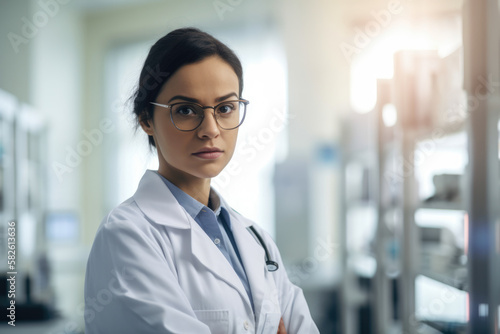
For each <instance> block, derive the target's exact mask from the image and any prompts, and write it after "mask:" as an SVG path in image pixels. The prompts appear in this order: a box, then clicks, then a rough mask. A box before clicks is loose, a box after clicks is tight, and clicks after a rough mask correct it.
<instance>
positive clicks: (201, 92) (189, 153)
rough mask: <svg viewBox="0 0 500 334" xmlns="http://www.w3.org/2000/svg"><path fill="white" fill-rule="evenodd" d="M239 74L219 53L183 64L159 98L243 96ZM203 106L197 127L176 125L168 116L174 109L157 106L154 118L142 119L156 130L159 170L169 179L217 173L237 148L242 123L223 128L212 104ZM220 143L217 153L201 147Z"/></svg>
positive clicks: (203, 100)
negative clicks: (200, 119)
mask: <svg viewBox="0 0 500 334" xmlns="http://www.w3.org/2000/svg"><path fill="white" fill-rule="evenodd" d="M238 92H239V82H238V77H237V75H236V73H235V72H234V70H233V69H232V67H231V66H230V65H229V64H227V63H226V62H225V61H224V60H222V59H221V58H220V57H218V56H212V57H209V58H205V59H203V60H202V61H200V62H198V63H194V64H189V65H185V66H183V67H181V68H180V69H179V70H177V72H175V73H174V75H173V76H172V77H170V79H169V80H168V81H167V82H166V83H165V85H164V86H163V87H162V89H161V91H160V93H159V95H158V97H157V99H156V101H155V102H156V103H160V104H172V103H176V102H186V101H189V102H197V103H199V104H201V105H203V106H215V105H217V104H219V103H221V102H223V101H229V100H236V99H238V98H239V94H238ZM204 110H205V118H204V119H203V122H202V124H201V125H200V126H199V127H198V128H197V129H196V130H194V131H189V132H183V131H180V130H178V129H177V128H176V127H175V126H174V124H173V123H172V121H171V119H170V109H168V108H164V107H159V106H155V110H154V116H153V122H149V127H147V126H145V124H141V125H142V128H143V129H144V131H146V133H147V134H149V135H151V136H153V138H154V140H155V144H156V148H157V150H158V159H159V169H158V171H159V172H160V174H162V175H163V176H165V177H167V178H168V179H169V180H170V181H172V182H174V183H176V182H175V181H177V180H182V182H183V181H185V180H188V179H191V178H193V177H194V178H199V179H208V178H212V177H215V176H216V175H218V174H219V173H220V172H221V171H222V169H223V168H224V167H225V166H226V165H227V164H228V162H229V160H231V157H232V155H233V152H234V147H235V145H236V138H237V135H238V129H234V130H224V129H221V128H220V127H219V126H218V125H217V123H216V121H215V119H214V117H213V109H211V108H207V109H204ZM206 149H217V150H218V151H219V152H218V153H212V154H203V153H199V152H200V151H203V150H206Z"/></svg>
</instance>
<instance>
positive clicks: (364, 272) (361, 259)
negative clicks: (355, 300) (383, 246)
mask: <svg viewBox="0 0 500 334" xmlns="http://www.w3.org/2000/svg"><path fill="white" fill-rule="evenodd" d="M348 262H349V266H350V267H351V268H352V270H353V272H354V273H355V274H356V275H358V276H360V277H365V278H372V277H373V276H375V272H376V271H377V260H376V259H375V257H374V256H373V255H368V254H356V255H350V256H349V259H348Z"/></svg>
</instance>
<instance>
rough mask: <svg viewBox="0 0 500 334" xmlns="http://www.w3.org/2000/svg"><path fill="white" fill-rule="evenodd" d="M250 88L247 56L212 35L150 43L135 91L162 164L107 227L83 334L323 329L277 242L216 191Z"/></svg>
mask: <svg viewBox="0 0 500 334" xmlns="http://www.w3.org/2000/svg"><path fill="white" fill-rule="evenodd" d="M242 90H243V73H242V67H241V64H240V61H239V60H238V58H237V57H236V55H235V54H234V53H233V51H232V50H230V49H229V48H228V47H227V46H226V45H224V44H223V43H221V42H220V41H219V40H217V39H215V38H214V37H213V36H211V35H209V34H207V33H204V32H202V31H200V30H198V29H194V28H184V29H178V30H175V31H173V32H171V33H169V34H167V35H166V36H164V37H163V38H161V39H160V40H158V41H157V42H156V43H155V44H154V45H153V46H152V48H151V50H150V52H149V55H148V57H147V59H146V61H145V64H144V67H143V69H142V72H141V74H140V78H139V85H138V88H137V91H136V92H135V94H134V96H133V98H134V113H135V115H136V119H137V124H138V125H139V126H140V127H141V128H142V129H143V130H144V131H145V132H146V133H147V135H148V136H149V143H150V145H152V146H154V147H155V148H156V151H157V153H158V160H159V168H158V171H152V170H147V171H146V173H145V174H144V176H143V177H142V179H141V181H140V183H139V186H138V189H137V191H136V193H135V194H134V195H133V196H132V197H131V198H129V199H128V200H126V201H125V202H123V203H122V204H120V205H119V206H118V207H116V208H115V209H114V210H112V211H111V212H110V213H109V214H108V215H107V217H105V218H104V220H103V221H102V222H101V224H100V226H99V229H98V231H97V234H96V236H95V240H94V243H93V246H92V249H91V251H90V256H89V259H88V264H87V271H86V277H85V312H84V317H85V326H86V333H88V334H93V333H110V334H115V333H120V334H126V333H133V334H146V333H154V334H161V333H179V334H186V333H193V334H203V333H214V334H215V333H266V334H267V333H269V334H275V333H287V332H288V333H291V334H306V333H307V334H309V333H318V329H317V327H316V325H315V324H314V322H313V320H312V318H311V315H310V313H309V309H308V306H307V304H306V301H305V299H304V296H303V293H302V290H301V289H300V288H298V287H297V286H295V285H293V284H292V283H291V282H290V280H289V279H288V277H287V274H286V271H285V268H284V267H283V263H282V260H281V257H280V253H279V251H278V249H277V247H276V245H275V243H274V242H273V240H272V239H271V238H270V237H269V235H268V234H267V233H265V231H264V230H262V229H261V228H260V227H258V226H257V225H256V224H254V223H253V222H252V221H250V220H248V219H246V218H245V217H243V216H242V215H240V214H239V213H238V212H236V211H234V210H233V209H231V207H230V206H229V204H228V203H227V202H226V201H225V200H224V199H223V198H222V197H221V196H220V194H218V193H217V192H216V191H215V190H214V189H212V188H211V187H210V179H211V178H213V177H215V176H216V175H217V174H219V173H220V172H221V171H222V169H223V168H224V167H225V166H226V165H227V164H228V162H229V161H230V159H231V157H232V155H233V152H234V148H235V144H236V137H237V134H238V127H239V126H240V125H241V124H242V122H243V120H244V118H245V113H246V106H247V104H248V103H249V102H248V101H246V100H244V99H242V98H241V96H242ZM252 229H253V230H252ZM276 269H277V270H276Z"/></svg>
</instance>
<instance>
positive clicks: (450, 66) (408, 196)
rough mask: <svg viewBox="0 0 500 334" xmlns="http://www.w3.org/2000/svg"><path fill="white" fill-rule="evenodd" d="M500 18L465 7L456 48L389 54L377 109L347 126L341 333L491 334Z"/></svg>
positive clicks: (494, 324)
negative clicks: (391, 114)
mask: <svg viewBox="0 0 500 334" xmlns="http://www.w3.org/2000/svg"><path fill="white" fill-rule="evenodd" d="M498 16H499V14H498V4H497V3H496V2H490V1H486V0H480V1H479V2H478V3H474V5H472V4H469V3H466V4H465V5H464V8H463V15H462V18H463V36H464V37H463V40H464V45H463V49H461V48H460V49H457V50H456V51H455V52H452V53H450V54H449V55H448V56H446V57H443V56H440V55H438V54H437V53H436V52H431V51H404V52H401V53H399V54H396V56H395V69H394V78H393V79H391V80H381V81H379V83H378V100H377V105H376V107H375V109H374V110H372V111H371V112H370V113H368V114H365V115H353V116H352V117H351V119H350V120H349V121H348V122H347V124H346V126H344V129H345V131H346V132H345V134H344V152H345V154H344V159H343V160H344V171H345V175H344V176H345V180H346V183H345V184H344V185H343V188H344V193H345V196H344V198H345V200H344V210H345V212H344V217H345V227H344V232H345V240H346V241H345V243H346V245H345V249H344V258H345V263H344V264H345V266H344V268H345V281H344V286H343V293H344V296H343V301H344V310H343V323H344V331H343V332H344V333H347V334H351V333H384V334H385V333H392V332H399V333H401V332H402V333H408V334H410V333H498V332H500V325H499V323H500V322H499V315H500V285H499V284H498V282H500V205H499V203H500V167H499V161H500V160H499V159H500V154H499V149H500V136H499V129H500V122H499V111H500V98H499V96H500V94H499V93H500V89H499V88H498V87H499V86H500V83H498V81H499V80H500V70H499V67H500V62H499V60H500V57H499V51H500V45H499V44H500V30H499V29H498ZM462 55H463V59H462ZM457 77H458V78H459V80H457ZM447 80H448V82H447ZM462 81H463V84H462V83H461V82H462ZM488 83H489V86H488ZM421 87H425V89H423V91H420V89H421ZM388 104H393V105H394V106H395V109H396V110H397V115H398V120H397V123H396V124H395V125H393V126H391V127H388V126H386V125H385V123H384V108H385V107H386V106H387V105H388ZM453 113H454V114H453ZM451 116H453V117H451ZM361 134H362V135H363V136H362V135H361ZM426 148H427V149H426ZM353 164H354V165H357V167H355V168H353V167H352V166H353ZM353 170H354V172H353ZM450 170H451V171H450ZM359 171H363V172H359ZM356 177H357V178H361V179H365V178H366V179H367V180H365V181H363V182H361V181H359V180H358V181H354V182H352V181H351V179H355V178H356ZM429 185H432V187H430V186H429ZM363 186H364V188H365V196H364V197H366V198H362V200H363V201H364V203H366V206H368V205H370V206H371V208H372V209H371V210H372V214H371V216H370V217H371V218H372V219H373V220H374V221H373V222H371V223H370V224H368V225H369V226H370V228H371V229H372V230H374V232H372V233H370V234H369V237H366V229H367V227H366V223H365V224H363V223H360V220H361V219H360V217H362V215H359V214H356V213H353V212H356V211H359V210H360V208H363V207H362V206H360V205H359V203H360V200H359V198H358V199H356V196H353V195H352V194H353V193H354V194H357V193H358V194H359V193H360V191H359V190H357V188H359V187H363ZM431 188H433V189H431ZM429 189H431V190H432V192H429ZM355 203H358V204H356V205H355ZM365 209H366V207H365ZM361 210H363V209H361ZM353 217H357V220H356V219H353ZM373 226H375V227H373ZM356 227H357V230H356ZM352 233H354V234H356V233H357V234H359V235H365V238H362V237H359V236H358V238H360V239H361V240H362V241H363V242H364V244H361V245H357V247H354V248H353V247H352V245H350V243H351V242H352V240H356V239H357V237H356V236H352V235H350V234H352ZM368 257H369V258H370V261H366V258H368ZM363 267H369V268H370V270H365V271H364V275H363V270H359V268H363ZM367 273H368V274H367ZM360 282H363V283H360Z"/></svg>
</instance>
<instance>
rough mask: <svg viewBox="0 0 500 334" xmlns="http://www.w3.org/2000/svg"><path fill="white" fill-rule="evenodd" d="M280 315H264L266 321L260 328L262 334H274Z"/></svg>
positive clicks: (276, 330)
mask: <svg viewBox="0 0 500 334" xmlns="http://www.w3.org/2000/svg"><path fill="white" fill-rule="evenodd" d="M280 319H281V314H280V313H266V320H265V321H264V327H263V328H262V332H261V333H262V334H276V333H277V332H278V327H279V324H280Z"/></svg>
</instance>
